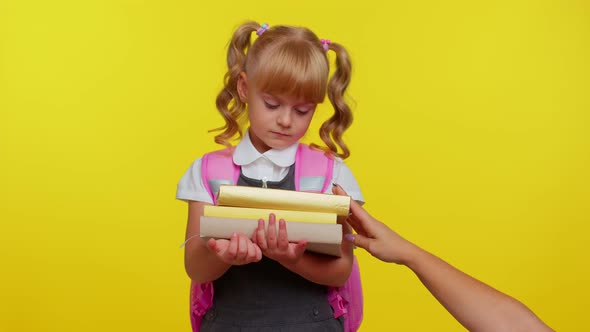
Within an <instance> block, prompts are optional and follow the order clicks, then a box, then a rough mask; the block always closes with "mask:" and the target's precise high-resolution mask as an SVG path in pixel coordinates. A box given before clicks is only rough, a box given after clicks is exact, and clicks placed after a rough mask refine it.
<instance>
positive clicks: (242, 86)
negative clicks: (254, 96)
mask: <svg viewBox="0 0 590 332" xmlns="http://www.w3.org/2000/svg"><path fill="white" fill-rule="evenodd" d="M238 95H239V96H240V101H241V102H242V103H247V102H248V82H247V79H246V73H245V72H241V73H240V77H238Z"/></svg>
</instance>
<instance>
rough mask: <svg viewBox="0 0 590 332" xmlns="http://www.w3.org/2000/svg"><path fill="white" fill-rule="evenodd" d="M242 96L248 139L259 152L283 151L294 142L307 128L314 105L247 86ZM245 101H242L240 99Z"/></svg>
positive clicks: (241, 90)
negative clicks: (246, 110)
mask: <svg viewBox="0 0 590 332" xmlns="http://www.w3.org/2000/svg"><path fill="white" fill-rule="evenodd" d="M243 88H244V87H243V86H242V89H240V95H242V93H243V94H244V95H245V101H246V102H247V103H248V117H249V119H250V132H249V133H250V138H251V140H252V144H253V145H254V147H255V148H256V149H257V150H258V152H260V153H264V152H266V151H268V150H270V149H284V148H286V147H289V146H290V145H292V144H293V143H295V142H297V141H298V140H299V139H300V138H301V137H303V135H305V132H306V131H307V128H308V127H309V124H310V123H311V120H312V118H313V114H314V112H315V108H316V106H317V104H315V103H311V102H306V101H305V100H301V99H298V98H296V97H293V96H289V95H282V94H281V95H273V94H270V93H265V92H263V91H259V90H257V89H256V87H253V86H248V87H247V88H246V89H245V90H246V91H244V89H243ZM242 100H244V98H243V99H242Z"/></svg>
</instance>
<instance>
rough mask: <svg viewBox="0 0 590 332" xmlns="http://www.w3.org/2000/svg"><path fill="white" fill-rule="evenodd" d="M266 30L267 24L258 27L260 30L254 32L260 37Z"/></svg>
mask: <svg viewBox="0 0 590 332" xmlns="http://www.w3.org/2000/svg"><path fill="white" fill-rule="evenodd" d="M266 30H268V23H264V24H263V25H261V26H260V29H258V30H256V34H257V35H258V36H260V35H261V34H263V33H264V31H266Z"/></svg>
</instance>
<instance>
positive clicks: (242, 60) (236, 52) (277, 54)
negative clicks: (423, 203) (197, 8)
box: [212, 22, 352, 159]
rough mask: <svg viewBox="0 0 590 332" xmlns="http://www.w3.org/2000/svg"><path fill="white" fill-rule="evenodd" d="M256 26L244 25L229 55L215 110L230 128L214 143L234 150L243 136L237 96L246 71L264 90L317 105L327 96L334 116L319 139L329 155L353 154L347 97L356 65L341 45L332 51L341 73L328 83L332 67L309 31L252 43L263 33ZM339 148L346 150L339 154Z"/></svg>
mask: <svg viewBox="0 0 590 332" xmlns="http://www.w3.org/2000/svg"><path fill="white" fill-rule="evenodd" d="M260 28H261V26H260V24H258V23H256V22H246V23H244V24H242V25H241V26H239V27H238V28H237V29H236V31H235V32H234V35H233V37H232V39H231V42H230V45H229V47H228V51H227V67H228V70H227V73H226V74H225V77H224V87H223V89H222V90H221V92H219V94H218V95H217V99H216V106H217V109H218V110H219V113H221V116H222V117H223V119H224V120H225V125H224V126H222V127H220V128H216V129H213V130H212V131H223V132H222V133H220V134H219V135H217V136H215V142H216V143H218V144H222V145H225V146H227V147H231V144H230V143H229V141H230V140H231V139H232V137H234V136H235V135H236V134H238V135H239V137H240V138H241V137H242V129H241V128H240V125H239V121H240V119H241V118H242V116H243V115H244V113H245V110H246V104H245V103H244V102H242V101H241V100H240V97H239V95H238V88H237V86H238V79H239V76H240V73H241V72H246V74H247V75H248V80H249V81H250V80H252V82H254V83H255V84H256V86H257V87H258V88H260V90H261V91H265V92H267V93H271V94H272V93H277V94H290V95H294V96H296V97H301V98H303V99H305V100H308V101H310V102H313V103H321V102H323V101H324V98H325V96H326V92H327V95H328V98H329V100H330V102H331V103H332V106H333V107H334V114H333V115H332V116H331V117H330V118H329V119H328V120H326V121H325V122H324V123H323V124H322V126H321V128H320V138H321V139H322V141H323V142H324V143H325V144H326V146H327V149H325V148H321V147H320V146H318V145H315V144H312V146H314V147H316V148H320V149H323V150H327V152H330V153H332V154H334V155H336V156H339V157H341V158H343V159H345V158H347V157H348V156H349V155H350V150H349V149H348V147H347V146H346V144H345V143H344V141H343V140H342V135H343V133H344V132H345V131H346V129H348V127H350V125H351V124H352V112H351V110H350V107H348V105H347V104H346V102H345V101H344V93H345V91H346V88H347V87H348V84H349V82H350V74H351V64H350V58H349V56H348V53H347V52H346V50H345V49H344V47H342V46H341V45H339V44H337V43H334V42H332V43H330V44H329V50H332V51H334V52H335V54H336V69H335V71H334V74H333V75H332V77H331V78H330V79H329V80H328V76H329V72H330V67H329V66H330V65H329V61H328V58H327V56H326V52H325V50H324V48H323V45H322V43H321V42H320V40H319V39H318V37H317V36H316V35H315V34H314V33H313V32H312V31H311V30H309V29H307V28H300V27H291V26H274V27H271V28H270V29H268V30H266V31H265V32H264V33H263V34H262V35H260V36H259V37H258V38H257V39H256V41H255V42H254V43H251V36H252V32H255V31H257V30H258V29H260ZM338 148H340V149H341V150H342V152H341V153H339V152H338Z"/></svg>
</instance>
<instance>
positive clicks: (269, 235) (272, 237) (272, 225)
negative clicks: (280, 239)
mask: <svg viewBox="0 0 590 332" xmlns="http://www.w3.org/2000/svg"><path fill="white" fill-rule="evenodd" d="M266 245H267V246H268V249H276V248H277V225H276V216H275V215H274V213H271V214H270V216H269V217H268V228H267V231H266Z"/></svg>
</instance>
